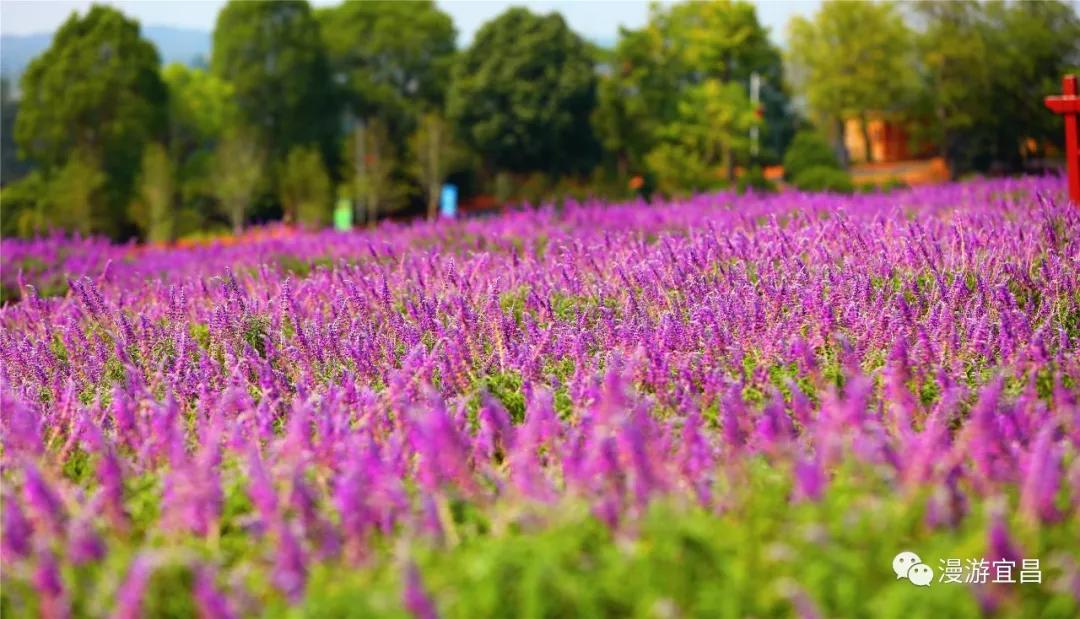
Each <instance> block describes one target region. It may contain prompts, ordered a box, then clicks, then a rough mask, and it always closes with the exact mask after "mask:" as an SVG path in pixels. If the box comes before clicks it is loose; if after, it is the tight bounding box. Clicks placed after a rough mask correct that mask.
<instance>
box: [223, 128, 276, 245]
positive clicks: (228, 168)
mask: <svg viewBox="0 0 1080 619" xmlns="http://www.w3.org/2000/svg"><path fill="white" fill-rule="evenodd" d="M264 161H265V152H264V151H263V149H262V147H261V146H260V145H259V143H258V142H257V140H256V138H255V137H254V132H252V131H249V130H244V129H230V130H229V131H228V132H226V134H225V136H224V137H222V139H221V142H220V143H219V144H218V147H217V151H216V153H215V155H214V162H213V167H212V168H211V170H212V171H211V187H212V188H213V192H214V196H215V197H216V198H217V200H218V206H219V208H220V209H221V210H222V213H223V214H224V215H225V216H226V217H228V218H229V222H230V223H231V224H232V229H233V234H240V233H241V232H243V231H244V220H245V219H246V218H247V213H248V209H249V208H251V202H252V199H253V198H254V196H255V190H256V188H257V187H258V185H259V181H260V180H261V179H262V170H263V164H264Z"/></svg>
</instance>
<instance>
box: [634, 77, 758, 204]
mask: <svg viewBox="0 0 1080 619" xmlns="http://www.w3.org/2000/svg"><path fill="white" fill-rule="evenodd" d="M757 122H758V119H757V116H756V114H755V113H754V109H753V106H752V105H751V103H750V99H749V98H748V97H747V95H746V92H745V91H744V90H743V88H742V86H740V85H739V84H737V83H735V82H727V83H724V82H721V81H719V80H716V79H708V80H705V81H704V82H702V83H701V84H699V85H697V86H693V87H690V88H688V89H686V92H685V93H684V95H683V97H682V98H681V99H680V100H679V102H678V105H677V116H676V118H675V119H674V120H673V121H672V122H670V123H669V124H667V125H665V126H664V127H663V128H662V129H661V136H662V137H663V139H664V140H665V142H666V143H667V144H673V143H674V144H678V145H679V146H680V147H681V148H675V149H673V148H670V147H667V148H663V149H662V150H661V151H660V152H661V153H662V156H661V155H654V156H652V158H651V159H650V161H651V164H652V165H651V166H650V167H651V168H652V170H653V172H654V173H655V174H656V175H657V176H658V177H660V186H661V190H663V191H664V192H665V193H671V192H672V191H671V189H672V183H671V182H670V181H668V180H666V178H665V177H672V172H673V168H674V167H676V166H677V165H679V163H678V162H676V161H674V160H673V159H672V158H673V156H675V155H681V156H682V157H684V161H683V163H682V165H686V167H687V169H688V170H702V171H705V172H706V176H705V177H703V178H702V179H701V180H699V181H697V182H695V183H694V186H693V189H695V190H703V189H707V188H709V185H710V184H715V181H716V179H717V178H718V177H723V178H726V179H727V180H728V181H730V180H732V178H731V174H730V170H731V167H732V162H733V161H734V157H735V155H736V154H740V153H745V152H746V151H748V147H749V138H748V135H747V134H748V133H749V130H750V127H752V126H754V125H755V124H757ZM647 159H649V158H648V157H647ZM691 160H692V162H691ZM685 177H686V175H685V174H684V173H678V174H677V175H676V176H674V178H685ZM709 177H711V178H709Z"/></svg>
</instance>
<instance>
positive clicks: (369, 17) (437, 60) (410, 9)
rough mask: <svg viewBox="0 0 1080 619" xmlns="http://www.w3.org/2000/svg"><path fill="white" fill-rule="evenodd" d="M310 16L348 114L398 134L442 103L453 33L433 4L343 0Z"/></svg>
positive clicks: (450, 23)
mask: <svg viewBox="0 0 1080 619" xmlns="http://www.w3.org/2000/svg"><path fill="white" fill-rule="evenodd" d="M316 15H317V17H318V20H319V25H320V27H321V31H322V37H323V41H324V42H325V44H326V50H327V53H328V54H329V59H330V65H331V70H332V72H333V74H334V78H335V80H336V81H337V82H338V83H340V84H342V90H343V91H344V92H343V95H344V98H345V102H346V104H347V106H348V109H349V111H350V112H351V113H352V114H353V115H355V116H357V117H359V118H373V117H376V116H378V117H381V118H383V119H385V120H386V122H388V123H389V124H390V125H391V126H390V128H391V130H392V132H393V133H394V134H395V135H396V136H399V137H402V136H404V135H406V134H407V133H408V132H409V131H412V130H413V128H414V127H415V124H416V120H417V119H418V118H419V116H420V114H422V113H424V112H426V111H429V110H437V109H441V108H442V106H443V103H444V100H445V97H446V89H447V87H448V86H449V82H450V68H451V64H452V63H453V58H454V38H455V36H456V32H455V31H454V24H453V21H452V20H451V19H450V16H449V15H447V14H446V13H443V12H442V11H440V10H439V9H438V8H437V7H436V6H435V4H434V3H432V2H430V1H428V0H424V1H417V2H343V3H341V4H339V5H337V6H332V7H327V8H323V9H319V10H318V11H317V12H316Z"/></svg>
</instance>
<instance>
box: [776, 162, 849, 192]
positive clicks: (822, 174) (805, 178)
mask: <svg viewBox="0 0 1080 619" xmlns="http://www.w3.org/2000/svg"><path fill="white" fill-rule="evenodd" d="M791 184H792V185H795V186H796V187H798V188H799V189H801V190H802V191H832V192H836V193H851V192H853V191H854V190H855V186H854V185H853V184H852V182H851V177H850V176H848V173H847V172H845V171H843V170H837V169H836V168H830V167H827V166H814V167H812V168H807V169H806V170H803V171H801V172H799V174H798V175H797V176H795V178H794V179H792V181H791Z"/></svg>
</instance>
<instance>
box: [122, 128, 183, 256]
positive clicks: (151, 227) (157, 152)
mask: <svg viewBox="0 0 1080 619" xmlns="http://www.w3.org/2000/svg"><path fill="white" fill-rule="evenodd" d="M175 177H176V174H175V171H174V169H173V162H172V159H170V158H169V153H168V151H166V150H165V147H164V146H162V145H161V144H157V143H155V144H150V145H149V146H147V147H146V148H145V149H143V157H142V166H141V171H140V173H139V180H138V182H137V184H136V187H137V190H136V196H135V200H134V201H133V202H132V203H131V220H132V221H134V222H135V225H136V226H138V227H139V230H140V231H141V232H142V234H143V238H144V239H146V240H147V241H148V242H150V243H167V242H169V241H171V240H172V234H173V217H174V213H173V208H174V199H175V197H176V183H175Z"/></svg>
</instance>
